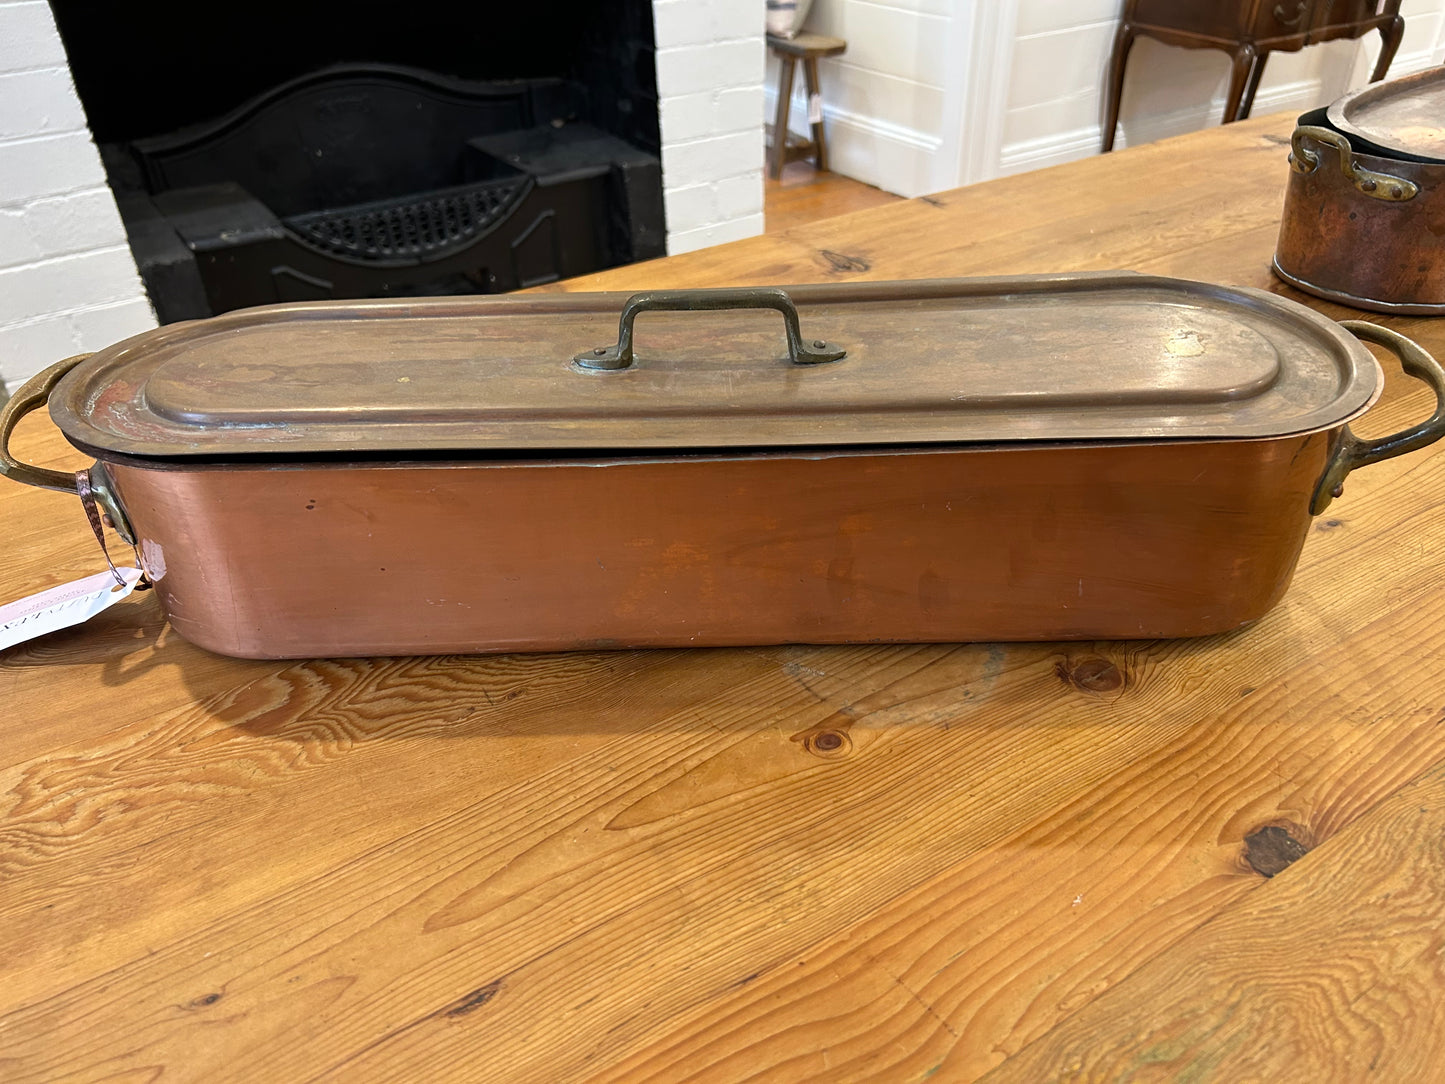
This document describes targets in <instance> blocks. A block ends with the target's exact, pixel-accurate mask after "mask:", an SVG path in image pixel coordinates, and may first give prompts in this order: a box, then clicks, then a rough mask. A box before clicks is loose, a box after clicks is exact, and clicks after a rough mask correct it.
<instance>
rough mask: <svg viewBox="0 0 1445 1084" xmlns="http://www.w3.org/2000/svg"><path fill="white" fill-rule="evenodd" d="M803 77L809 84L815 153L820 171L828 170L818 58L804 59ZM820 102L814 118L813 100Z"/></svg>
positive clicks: (810, 119)
mask: <svg viewBox="0 0 1445 1084" xmlns="http://www.w3.org/2000/svg"><path fill="white" fill-rule="evenodd" d="M803 79H804V81H805V82H806V83H807V84H808V118H809V121H810V122H811V123H812V125H813V153H814V159H813V160H814V162H816V163H817V166H818V172H819V173H827V172H828V144H827V143H826V142H825V141H824V139H823V90H822V85H821V84H820V83H819V82H818V58H817V57H815V56H810V57H808V58H807V59H805V60H804V61H803ZM815 99H816V100H817V102H818V119H817V121H813V120H812V116H813V101H814V100H815Z"/></svg>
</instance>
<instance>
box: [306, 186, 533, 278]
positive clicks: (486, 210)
mask: <svg viewBox="0 0 1445 1084" xmlns="http://www.w3.org/2000/svg"><path fill="white" fill-rule="evenodd" d="M532 183H533V182H532V178H531V177H529V176H526V175H521V176H517V177H503V178H500V179H498V180H491V181H478V182H475V183H473V184H466V185H460V186H458V187H456V188H442V189H437V190H435V191H431V192H422V193H418V194H416V195H412V196H404V197H401V198H399V199H389V200H376V201H374V202H371V203H358V204H355V205H353V206H350V207H335V208H330V209H328V210H324V211H312V212H309V213H307V214H300V215H293V216H292V217H290V218H287V219H286V220H285V225H286V227H287V229H289V230H290V231H291V232H292V233H294V234H295V235H296V236H297V237H299V238H300V239H301V240H303V241H306V242H307V243H308V244H310V245H313V246H314V247H316V248H319V249H321V250H322V251H324V252H328V253H330V254H332V255H335V256H342V257H349V258H351V259H353V260H365V261H368V262H370V261H382V260H420V259H426V258H427V257H429V256H439V255H443V254H445V253H447V252H449V251H451V250H452V249H455V248H457V247H459V246H462V245H465V244H470V243H471V242H472V241H473V240H474V239H475V238H476V237H477V236H478V235H479V234H482V233H485V232H486V231H487V229H488V228H489V227H490V226H492V225H493V224H494V223H496V222H498V221H500V220H501V219H503V218H505V217H506V216H507V215H508V214H509V213H510V211H511V208H512V206H513V204H515V203H518V202H519V201H520V200H521V199H522V198H523V197H524V196H525V195H526V194H527V191H528V189H530V188H531V187H532Z"/></svg>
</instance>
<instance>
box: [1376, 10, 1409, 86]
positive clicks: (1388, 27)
mask: <svg viewBox="0 0 1445 1084" xmlns="http://www.w3.org/2000/svg"><path fill="white" fill-rule="evenodd" d="M1404 36H1405V18H1404V16H1402V15H1396V16H1395V17H1394V18H1393V19H1391V20H1390V21H1389V22H1388V23H1386V24H1385V25H1384V26H1382V27H1380V39H1381V44H1380V59H1379V60H1377V61H1375V70H1374V73H1373V74H1371V76H1370V82H1372V83H1378V82H1379V81H1380V80H1381V79H1383V78H1385V73H1386V72H1387V71H1389V70H1390V61H1392V60H1394V59H1395V50H1397V49H1399V48H1400V39H1401V38H1402V37H1404Z"/></svg>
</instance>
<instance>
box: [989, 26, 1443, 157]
mask: <svg viewBox="0 0 1445 1084" xmlns="http://www.w3.org/2000/svg"><path fill="white" fill-rule="evenodd" d="M1122 10H1123V3H1122V2H1121V0H1018V25H1017V36H1016V38H1015V41H1014V50H1013V63H1012V79H1011V80H1010V86H1009V94H1008V103H1007V107H1006V112H1005V115H1004V136H1003V143H1002V146H1001V148H1000V154H999V163H998V167H999V168H998V171H999V172H1000V173H1017V172H1020V171H1022V170H1026V169H1036V168H1038V167H1040V166H1048V165H1055V164H1057V163H1059V162H1068V161H1072V160H1073V159H1076V158H1082V157H1085V156H1087V155H1089V154H1095V153H1097V152H1098V148H1099V141H1100V138H1101V134H1102V133H1101V127H1102V126H1101V113H1102V111H1103V102H1102V98H1103V76H1104V70H1105V68H1106V67H1107V65H1108V62H1109V55H1110V53H1111V51H1112V50H1113V45H1114V34H1115V31H1116V29H1117V26H1118V16H1119V15H1120V13H1121V12H1122ZM1401 13H1402V14H1403V15H1404V16H1405V37H1404V40H1403V41H1402V42H1401V45H1400V51H1399V52H1398V53H1397V54H1396V55H1395V60H1394V63H1393V64H1391V66H1390V75H1391V76H1392V77H1393V76H1398V75H1405V74H1406V73H1408V72H1412V71H1418V70H1420V69H1421V68H1427V67H1430V66H1431V65H1432V64H1433V63H1439V61H1438V60H1436V59H1435V58H1436V56H1437V54H1438V51H1439V50H1440V48H1441V46H1442V37H1441V35H1442V29H1445V0H1405V3H1404V4H1403V6H1402V7H1401ZM1379 47H1380V36H1379V35H1378V34H1376V33H1371V34H1370V35H1368V36H1367V37H1365V38H1363V39H1361V40H1360V41H1335V42H1326V43H1324V44H1322V45H1313V46H1310V47H1309V48H1306V49H1303V50H1301V51H1299V52H1296V53H1282V52H1277V53H1271V54H1270V57H1269V62H1268V66H1267V67H1266V68H1265V73H1264V79H1263V81H1262V82H1261V83H1260V87H1259V93H1258V95H1257V96H1256V97H1255V103H1254V111H1253V115H1255V116H1262V115H1264V114H1265V113H1271V112H1277V111H1281V110H1290V111H1296V112H1303V111H1305V110H1307V109H1312V108H1314V107H1316V106H1320V105H1325V104H1328V103H1329V102H1332V101H1334V100H1335V99H1336V98H1338V97H1339V96H1340V95H1342V94H1344V93H1345V92H1346V91H1347V90H1349V89H1351V88H1353V87H1357V86H1361V85H1363V84H1364V83H1365V82H1366V81H1367V80H1368V79H1369V75H1370V69H1371V67H1372V66H1373V65H1374V61H1375V58H1376V57H1377V56H1378V55H1379ZM1230 65H1231V61H1230V58H1229V56H1228V55H1227V54H1225V53H1223V52H1221V51H1218V50H1213V49H1180V48H1176V47H1172V46H1168V45H1162V44H1160V43H1159V42H1156V41H1153V40H1151V39H1148V38H1139V39H1138V40H1137V41H1136V43H1135V45H1134V51H1133V53H1132V54H1131V55H1130V57H1129V66H1128V70H1127V72H1126V74H1125V78H1124V94H1123V98H1122V105H1121V109H1120V114H1119V123H1120V131H1119V136H1118V138H1117V141H1116V143H1115V146H1118V147H1124V146H1128V145H1129V144H1131V143H1147V142H1150V141H1152V140H1155V139H1160V138H1163V137H1165V136H1170V135H1178V134H1180V133H1182V132H1190V131H1195V130H1197V129H1199V128H1203V127H1207V126H1210V125H1214V124H1218V123H1219V122H1220V119H1221V118H1222V117H1223V116H1224V99H1225V95H1226V93H1227V91H1228V88H1229V73H1230Z"/></svg>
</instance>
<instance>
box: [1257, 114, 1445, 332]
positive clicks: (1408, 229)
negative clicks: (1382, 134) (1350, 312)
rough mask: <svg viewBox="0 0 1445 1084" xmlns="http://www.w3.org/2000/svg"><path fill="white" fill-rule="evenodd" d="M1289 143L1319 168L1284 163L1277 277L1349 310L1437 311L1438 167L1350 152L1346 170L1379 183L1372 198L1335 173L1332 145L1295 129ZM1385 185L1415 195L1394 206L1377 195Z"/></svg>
mask: <svg viewBox="0 0 1445 1084" xmlns="http://www.w3.org/2000/svg"><path fill="white" fill-rule="evenodd" d="M1296 145H1297V146H1302V147H1303V148H1304V149H1305V150H1306V151H1307V152H1309V153H1311V154H1313V155H1314V156H1315V157H1316V159H1317V162H1318V164H1317V165H1316V166H1315V167H1314V168H1313V169H1310V170H1308V171H1306V170H1304V169H1301V168H1298V165H1297V164H1296V163H1294V162H1292V166H1294V168H1291V170H1290V176H1289V187H1288V188H1287V189H1286V191H1285V201H1284V217H1283V219H1282V221H1281V225H1280V233H1279V243H1278V246H1277V248H1276V250H1275V259H1274V267H1275V270H1276V272H1278V274H1279V275H1280V277H1281V278H1283V279H1285V281H1287V282H1289V283H1291V284H1293V285H1295V286H1298V287H1299V288H1300V289H1302V290H1305V291H1307V292H1309V293H1311V294H1314V295H1315V296H1316V297H1322V298H1326V299H1327V300H1330V301H1338V302H1340V303H1342V304H1345V305H1350V306H1353V307H1355V308H1360V309H1367V310H1370V311H1373V312H1395V313H1403V314H1414V315H1442V314H1445V162H1412V161H1405V160H1403V159H1397V158H1388V157H1383V156H1380V155H1374V154H1366V153H1361V152H1360V151H1359V150H1358V149H1354V150H1353V152H1352V153H1351V154H1350V155H1349V160H1350V162H1351V163H1352V164H1353V167H1354V172H1355V173H1356V174H1357V175H1362V174H1361V172H1360V171H1368V173H1372V174H1376V175H1378V176H1379V177H1380V180H1378V181H1374V182H1373V183H1374V185H1375V188H1374V194H1372V193H1367V192H1364V191H1361V188H1360V187H1359V185H1358V184H1357V183H1356V180H1354V179H1352V178H1351V176H1350V175H1349V174H1348V173H1347V172H1346V170H1345V169H1342V168H1341V165H1340V156H1341V152H1340V150H1339V149H1338V148H1337V147H1335V146H1332V145H1328V144H1325V143H1322V142H1320V141H1319V140H1316V139H1314V138H1313V137H1311V136H1308V135H1306V136H1300V135H1299V134H1298V133H1297V134H1296ZM1391 180H1398V181H1403V182H1408V184H1409V185H1412V186H1414V187H1415V188H1416V189H1417V191H1416V192H1415V194H1414V195H1412V196H1410V198H1408V199H1403V200H1391V199H1384V198H1380V196H1379V193H1388V192H1389V190H1390V189H1391V188H1392V187H1393V186H1392V185H1391V183H1390V182H1391ZM1364 183H1366V184H1368V183H1371V182H1370V181H1369V180H1367V181H1365V182H1364Z"/></svg>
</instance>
